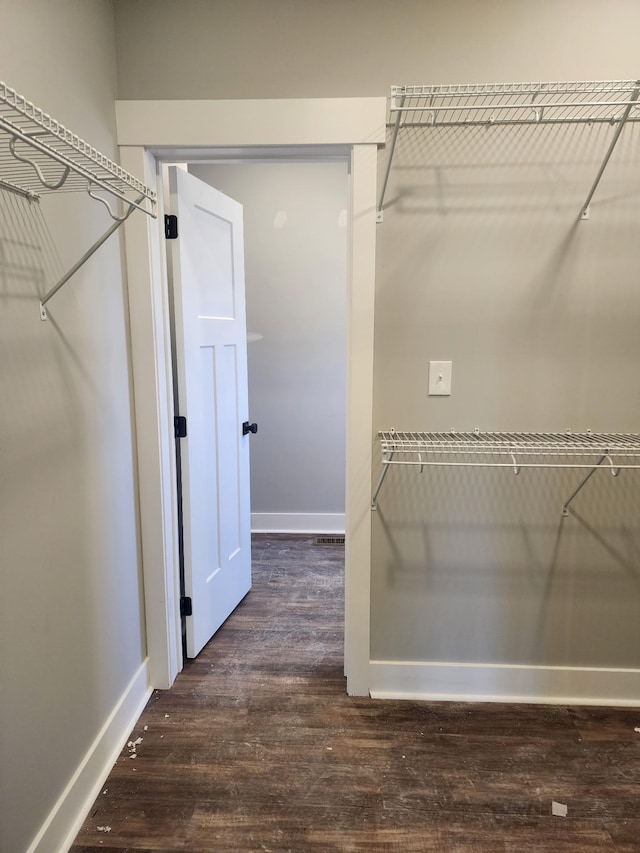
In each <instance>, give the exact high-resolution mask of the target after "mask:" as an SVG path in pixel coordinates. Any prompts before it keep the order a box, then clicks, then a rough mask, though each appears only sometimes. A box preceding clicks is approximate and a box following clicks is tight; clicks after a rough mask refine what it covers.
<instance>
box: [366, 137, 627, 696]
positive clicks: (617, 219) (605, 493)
mask: <svg viewBox="0 0 640 853" xmlns="http://www.w3.org/2000/svg"><path fill="white" fill-rule="evenodd" d="M494 130H495V132H494ZM639 130H640V128H638V127H635V126H634V127H633V128H628V129H627V132H626V134H625V136H624V139H623V140H622V141H621V143H620V145H621V148H620V150H619V151H617V153H616V160H615V163H612V164H611V165H610V171H608V172H607V174H606V176H605V178H604V180H603V183H602V185H601V187H600V189H599V193H598V196H597V197H596V199H595V200H594V203H593V204H592V208H591V220H590V221H588V222H580V221H578V214H579V211H580V208H581V203H582V202H583V200H584V197H585V195H586V192H587V191H588V189H589V187H590V185H591V182H592V180H593V178H594V176H595V174H596V172H597V169H598V166H599V163H600V161H601V158H602V156H603V154H604V151H605V150H606V147H607V140H608V139H609V138H610V136H611V132H612V131H611V128H610V127H609V126H607V125H604V126H600V127H595V126H592V127H589V126H583V127H575V128H566V127H562V128H549V127H547V128H543V127H541V128H535V127H534V128H518V129H517V130H516V131H515V132H514V130H513V128H495V129H493V130H487V129H485V128H481V129H475V130H474V129H472V128H468V129H467V128H462V129H460V128H448V129H441V130H439V131H437V132H436V133H427V132H425V131H424V130H421V131H417V132H409V133H408V134H407V135H406V137H404V138H403V139H402V140H401V142H400V147H399V149H398V152H397V156H398V160H397V168H396V169H395V170H394V173H393V176H392V180H391V183H390V187H389V198H390V199H392V200H393V201H392V203H391V205H390V207H389V210H388V212H387V213H386V214H385V222H384V226H383V227H382V228H381V229H380V232H379V252H380V257H383V258H386V259H387V271H386V274H385V275H382V276H380V280H379V287H378V290H377V302H376V316H377V321H376V362H375V383H376V395H375V413H374V418H375V426H376V427H377V428H382V429H388V428H390V427H391V426H395V427H396V428H401V429H408V430H412V429H416V430H417V429H431V430H435V431H440V430H449V429H451V428H456V429H457V430H473V429H475V428H479V429H481V430H506V431H512V430H514V431H515V430H521V431H548V432H564V431H565V430H566V429H571V430H573V431H585V430H587V429H592V430H594V431H599V432H615V431H620V432H633V431H637V429H638V415H639V404H640V399H639V395H638V383H637V377H636V376H635V374H636V369H635V366H636V365H637V363H638V360H639V359H640V341H639V340H638V336H637V331H636V330H637V323H638V319H639V318H640V300H639V299H638V290H637V285H636V264H637V253H636V244H637V235H638V229H639V227H640V218H639V216H638V207H637V205H638V194H639V193H640V172H638V169H637V166H636V164H637V163H638V160H639V158H640V147H639V144H640V134H639V132H638V131H639ZM426 143H428V144H426ZM431 359H435V360H438V359H450V360H452V362H453V385H452V394H451V396H450V397H429V396H428V395H427V374H428V362H429V361H430V360H431ZM399 424H401V425H402V426H401V427H399V426H398V425H399ZM583 475H584V472H577V471H525V470H522V471H521V473H520V475H519V476H517V477H516V476H514V475H513V473H512V472H511V470H510V469H506V470H501V471H495V470H494V471H482V470H472V469H468V468H467V469H464V468H461V469H427V470H426V471H425V472H424V473H423V474H422V475H420V474H419V473H418V470H417V469H404V470H398V469H396V470H392V471H391V472H390V474H389V476H388V477H387V480H386V482H385V485H384V487H383V490H382V492H381V494H380V500H379V508H378V512H377V513H375V519H374V520H375V524H374V547H373V552H374V554H375V555H376V560H375V568H374V576H373V590H372V601H373V609H372V624H373V635H372V657H373V658H374V659H379V660H401V661H402V660H404V661H419V660H423V661H424V660H426V661H456V662H466V663H483V664H484V663H509V664H522V665H544V666H583V667H632V668H634V667H637V666H638V663H639V657H638V648H639V641H640V631H639V627H638V620H637V616H636V611H637V605H638V595H639V594H640V566H639V565H638V554H639V553H640V551H638V546H639V545H640V530H639V528H638V510H639V509H640V506H639V504H638V486H639V485H640V481H639V479H638V473H637V472H625V473H623V474H622V475H621V476H620V477H618V478H616V479H614V478H613V477H611V476H610V474H609V472H608V471H602V472H599V473H598V474H597V475H596V476H595V477H593V478H592V479H591V480H590V482H589V484H588V485H587V487H586V488H585V489H584V491H583V492H581V493H580V495H579V496H578V497H577V498H576V500H575V502H574V504H573V509H574V510H575V513H576V515H571V516H569V517H567V518H565V517H563V516H562V515H561V507H562V505H563V503H564V501H565V500H566V499H567V498H568V497H569V496H570V495H571V493H572V492H573V489H574V488H575V486H576V485H577V484H578V483H579V482H580V480H581V478H582V476H583ZM442 689H443V690H444V692H446V688H442ZM487 692H490V687H489V686H487Z"/></svg>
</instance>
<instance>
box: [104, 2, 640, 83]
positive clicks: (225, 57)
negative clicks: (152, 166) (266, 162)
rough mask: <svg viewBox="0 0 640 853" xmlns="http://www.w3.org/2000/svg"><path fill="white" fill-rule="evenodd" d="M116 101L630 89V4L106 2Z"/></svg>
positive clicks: (633, 69)
mask: <svg viewBox="0 0 640 853" xmlns="http://www.w3.org/2000/svg"><path fill="white" fill-rule="evenodd" d="M115 7H116V32H117V41H118V83H119V85H118V95H119V97H120V98H122V99H125V98H136V99H145V98H165V99H167V98H305V97H340V96H341V95H345V96H346V95H351V96H365V95H373V96H379V95H384V94H386V93H387V92H388V88H389V86H390V85H391V84H393V83H407V84H411V83H423V82H424V83H462V82H466V81H470V82H493V81H503V80H514V81H518V80H572V79H590V80H591V79H598V78H605V79H610V78H629V77H634V76H635V75H637V74H638V63H637V58H636V43H635V38H634V36H635V26H636V24H637V16H638V4H637V2H636V0H607V2H604V0H322V2H318V0H269V2H268V3H266V2H264V0H241V2H238V0H181V2H179V3H176V2H174V0H116V2H115Z"/></svg>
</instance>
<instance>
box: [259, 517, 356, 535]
mask: <svg viewBox="0 0 640 853" xmlns="http://www.w3.org/2000/svg"><path fill="white" fill-rule="evenodd" d="M344 519H345V516H344V513H343V512H252V513H251V532H252V533H330V534H334V535H339V536H344Z"/></svg>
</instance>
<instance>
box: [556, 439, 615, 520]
mask: <svg viewBox="0 0 640 853" xmlns="http://www.w3.org/2000/svg"><path fill="white" fill-rule="evenodd" d="M603 462H608V463H609V465H610V466H611V473H612V474H613V476H614V477H617V476H618V474H619V473H620V468H616V467H615V466H614V464H613V462H612V461H611V457H610V456H609V454H608V453H603V454H602V456H601V457H600V459H598V461H597V462H596V464H595V465H594V467H593V468H592V469H591V470H590V471H589V473H588V474H587V475H586V477H584V478H583V479H582V481H581V482H580V483H579V485H578V486H577V488H576V489H575V490H574V491H573V493H572V495H571V497H570V498H567V500H566V501H565V502H564V503H563V504H562V514H563V515H569V504H570V503H571V501H572V500H573V499H574V498H575V497H576V495H577V494H578V493H579V492H581V491H582V489H583V488H584V487H585V486H586V484H587V483H588V482H589V480H590V479H591V478H592V477H593V475H594V474H595V473H596V471H597V470H598V468H599V467H600V465H602V463H603Z"/></svg>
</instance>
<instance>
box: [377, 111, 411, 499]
mask: <svg viewBox="0 0 640 853" xmlns="http://www.w3.org/2000/svg"><path fill="white" fill-rule="evenodd" d="M404 100H405V95H403V96H402V97H401V98H400V108H399V109H398V112H397V114H396V123H395V125H394V128H393V137H392V138H391V150H390V151H389V159H388V160H387V168H386V170H385V173H384V179H383V181H382V189H381V190H380V200H379V201H378V209H377V211H376V222H382V221H383V219H384V212H383V210H382V205H383V204H384V196H385V193H386V192H387V184H388V183H389V175H390V174H391V164H392V163H393V155H394V154H395V150H396V142H397V141H398V131H399V130H400V121H401V119H402V112H401V110H402V107H403V106H404ZM374 509H375V507H374Z"/></svg>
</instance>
